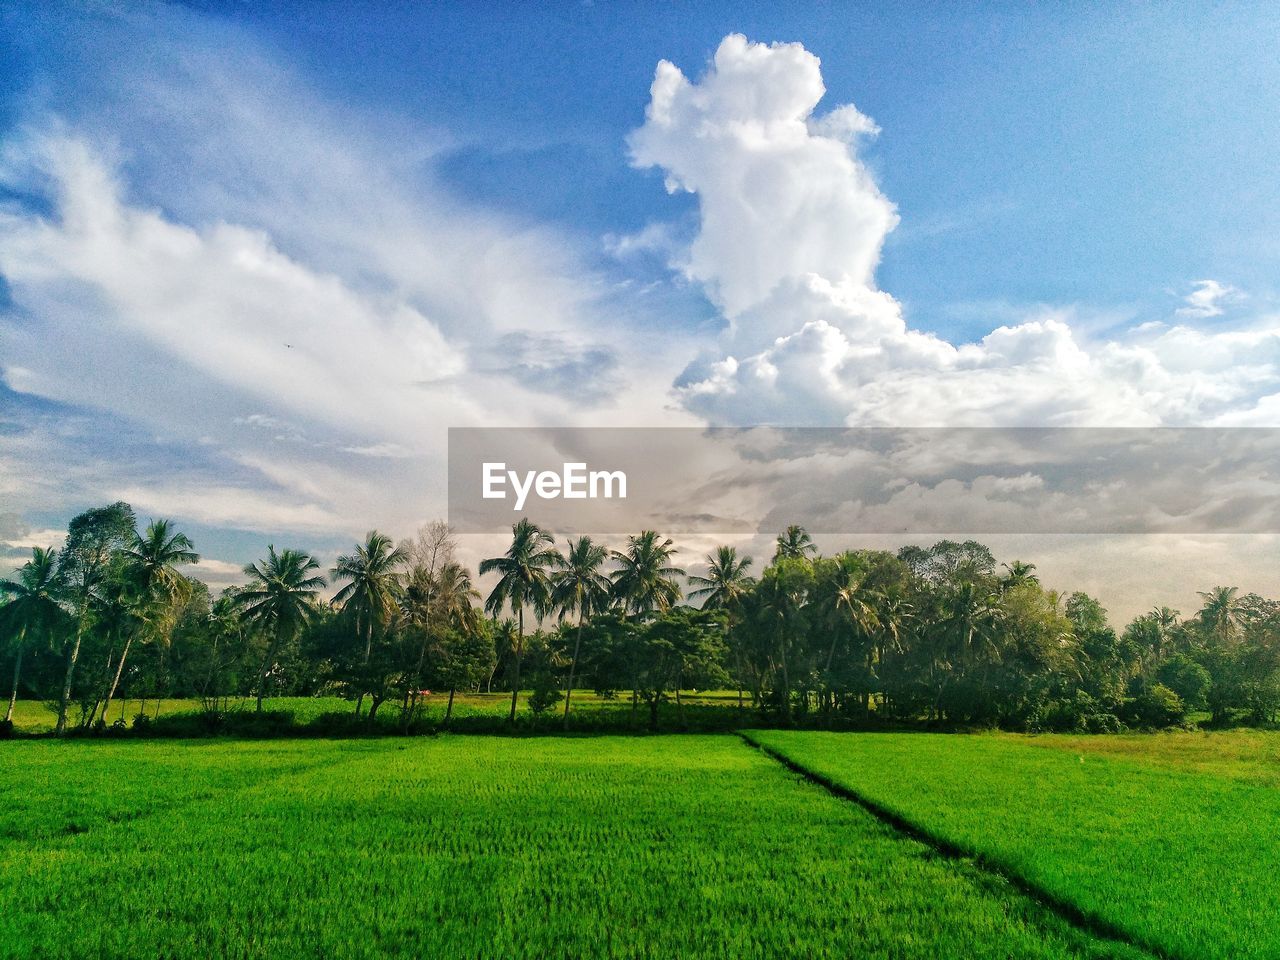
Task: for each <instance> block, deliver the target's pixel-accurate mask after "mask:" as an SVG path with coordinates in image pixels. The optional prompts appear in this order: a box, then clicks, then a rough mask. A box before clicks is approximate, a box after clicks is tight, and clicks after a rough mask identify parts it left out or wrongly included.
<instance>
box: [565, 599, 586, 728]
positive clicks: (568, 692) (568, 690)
mask: <svg viewBox="0 0 1280 960" xmlns="http://www.w3.org/2000/svg"><path fill="white" fill-rule="evenodd" d="M585 619H586V613H585V612H584V611H579V612H578V636H577V639H575V640H574V641H573V659H572V660H570V661H569V685H568V686H567V687H565V690H564V728H565V729H566V730H568V729H569V698H570V697H572V696H573V675H574V673H575V672H576V671H577V669H578V651H579V650H581V649H582V622H583V621H584V620H585Z"/></svg>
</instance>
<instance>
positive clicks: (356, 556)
mask: <svg viewBox="0 0 1280 960" xmlns="http://www.w3.org/2000/svg"><path fill="white" fill-rule="evenodd" d="M407 559H408V553H407V552H406V551H405V550H404V549H403V548H401V547H397V546H396V545H395V544H394V543H393V542H392V540H391V538H390V537H388V536H387V535H386V534H383V533H379V532H378V531H377V530H370V531H369V532H368V533H367V534H366V535H365V541H364V543H362V544H360V543H358V544H356V550H355V553H348V554H345V555H343V556H341V557H339V558H338V561H337V563H335V564H334V566H333V569H332V570H330V571H329V574H330V576H331V577H332V578H333V579H334V580H335V581H338V580H346V581H348V582H347V585H346V586H345V587H343V588H342V589H341V590H339V591H338V592H337V593H336V594H334V597H333V602H334V603H335V604H336V605H337V606H339V607H341V608H342V612H343V613H344V614H345V615H347V616H349V617H351V618H352V619H353V620H354V621H355V625H356V631H357V633H358V634H359V635H360V636H362V637H363V638H364V662H365V663H368V662H369V657H370V655H371V654H372V652H373V631H374V628H375V627H376V626H378V625H380V624H383V623H386V622H387V620H388V618H390V616H391V614H392V613H393V612H394V611H395V608H396V594H397V591H398V589H399V585H400V578H399V573H398V568H399V567H400V566H401V564H403V563H404V562H405V561H406V560H407Z"/></svg>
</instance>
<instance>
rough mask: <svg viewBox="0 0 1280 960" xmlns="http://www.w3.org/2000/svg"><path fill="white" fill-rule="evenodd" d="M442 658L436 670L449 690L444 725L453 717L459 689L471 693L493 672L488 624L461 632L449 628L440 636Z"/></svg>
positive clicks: (491, 642) (484, 623) (492, 655)
mask: <svg viewBox="0 0 1280 960" xmlns="http://www.w3.org/2000/svg"><path fill="white" fill-rule="evenodd" d="M440 651H441V656H440V659H439V662H438V665H437V667H436V670H435V675H436V677H437V679H438V680H439V682H440V685H441V686H442V687H444V688H446V689H448V691H449V702H448V705H447V706H446V707H445V712H444V722H445V723H446V724H447V723H448V722H449V720H450V719H451V718H452V716H453V698H454V694H455V693H456V692H457V691H459V690H474V689H476V688H477V687H479V686H480V684H482V683H483V682H484V681H485V678H486V677H488V676H490V674H492V673H493V668H494V663H495V657H494V647H493V636H492V634H491V633H490V629H489V623H488V621H485V620H480V621H478V622H477V624H476V625H475V627H474V628H472V629H469V630H462V629H459V628H457V627H448V628H446V629H445V631H444V633H443V634H442V636H441V637H440Z"/></svg>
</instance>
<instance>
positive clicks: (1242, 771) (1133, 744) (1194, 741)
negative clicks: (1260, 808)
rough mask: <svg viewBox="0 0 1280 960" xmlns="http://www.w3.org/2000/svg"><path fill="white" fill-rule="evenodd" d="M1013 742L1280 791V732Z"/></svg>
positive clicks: (1023, 739) (1047, 738) (1050, 736)
mask: <svg viewBox="0 0 1280 960" xmlns="http://www.w3.org/2000/svg"><path fill="white" fill-rule="evenodd" d="M1009 739H1010V740H1013V741H1015V742H1018V743H1024V744H1029V745H1031V746H1037V747H1050V748H1052V749H1056V750H1067V751H1070V752H1073V753H1077V754H1086V755H1090V756H1093V755H1096V756H1107V757H1114V758H1116V759H1120V760H1127V761H1130V762H1132V763H1139V764H1145V765H1150V766H1157V767H1165V768H1168V769H1173V770H1182V771H1186V772H1191V773H1204V774H1210V775H1213V776H1218V777H1228V778H1231V779H1234V780H1242V781H1244V782H1246V783H1254V784H1259V785H1262V786H1271V787H1280V732H1277V731H1274V730H1244V729H1242V730H1229V731H1205V732H1197V733H1187V732H1183V731H1169V732H1162V733H1128V734H1112V735H1109V736H1105V737H1090V736H1073V735H1066V734H1045V735H1043V736H1037V737H1017V736H1010V738H1009Z"/></svg>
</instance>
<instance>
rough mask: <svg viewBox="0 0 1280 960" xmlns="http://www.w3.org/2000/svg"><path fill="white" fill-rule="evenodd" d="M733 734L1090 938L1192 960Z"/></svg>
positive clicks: (1161, 958) (1160, 957)
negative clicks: (1005, 885) (999, 882)
mask: <svg viewBox="0 0 1280 960" xmlns="http://www.w3.org/2000/svg"><path fill="white" fill-rule="evenodd" d="M737 735H738V737H739V738H740V739H741V740H742V741H743V742H745V743H746V744H747V745H748V746H750V747H754V748H755V749H756V750H759V751H760V752H761V753H763V754H764V755H765V756H767V757H769V758H770V759H772V760H774V761H776V762H777V763H779V764H781V765H782V766H784V767H786V768H787V769H788V770H790V771H791V772H792V773H795V774H798V775H799V776H801V777H803V778H804V779H805V780H808V781H809V782H810V783H813V784H815V785H817V786H819V787H822V788H823V789H824V790H826V791H827V792H828V793H830V794H832V795H833V796H836V797H839V798H840V799H841V800H846V801H849V802H851V803H855V804H857V805H858V806H859V807H861V808H862V809H863V810H865V811H867V813H869V814H871V815H872V816H873V817H875V818H876V819H877V820H879V821H880V822H881V823H884V824H885V825H887V826H889V827H892V828H893V829H894V830H896V831H898V832H899V833H901V834H903V835H905V836H907V837H909V838H911V839H912V840H915V841H917V842H919V843H922V844H924V845H925V846H926V847H928V848H929V849H931V850H933V851H934V852H935V853H937V854H939V855H940V856H943V857H946V858H947V859H949V860H964V861H967V862H969V863H972V864H974V865H975V866H976V867H977V868H978V869H980V870H982V871H983V872H985V873H987V874H989V875H991V876H993V877H997V878H999V879H1000V880H1003V881H1004V882H1005V883H1008V884H1009V885H1010V886H1011V887H1013V888H1014V889H1015V890H1017V891H1018V892H1019V893H1021V894H1023V895H1024V896H1026V897H1028V898H1029V899H1031V900H1033V901H1034V902H1036V903H1037V904H1039V905H1040V906H1041V907H1043V908H1044V909H1046V910H1048V911H1049V912H1050V913H1052V914H1054V915H1055V916H1057V917H1058V918H1059V919H1061V920H1063V921H1065V922H1067V923H1069V924H1071V925H1072V926H1073V927H1076V928H1077V929H1079V930H1081V931H1082V932H1084V933H1087V934H1089V935H1090V936H1093V937H1097V938H1099V939H1103V940H1109V941H1112V942H1114V943H1118V944H1122V945H1124V946H1126V947H1129V948H1130V949H1135V950H1139V951H1141V952H1143V953H1147V954H1150V955H1151V956H1153V957H1155V958H1157V960H1195V958H1194V957H1183V956H1182V955H1180V954H1178V953H1175V952H1173V951H1170V950H1169V949H1167V948H1166V947H1163V946H1160V945H1159V944H1154V943H1148V942H1146V941H1144V940H1142V939H1140V938H1138V937H1135V936H1134V935H1133V934H1132V933H1130V932H1129V931H1127V930H1125V929H1123V928H1121V927H1119V926H1117V925H1116V924H1114V923H1112V922H1111V921H1109V920H1106V919H1105V918H1102V917H1098V916H1096V915H1094V914H1091V913H1089V912H1088V911H1085V910H1082V909H1081V908H1080V907H1079V906H1077V905H1076V904H1074V903H1072V902H1071V901H1070V900H1067V899H1065V898H1063V897H1060V896H1058V895H1057V894H1055V893H1053V892H1052V891H1049V890H1046V889H1045V888H1043V887H1041V886H1040V885H1039V884H1037V883H1034V882H1032V881H1030V880H1028V879H1026V878H1025V877H1023V876H1022V875H1021V874H1019V873H1017V872H1016V871H1013V870H1011V869H1009V868H1008V867H1007V866H1005V865H1004V864H1002V863H1000V862H999V861H996V860H993V859H992V858H991V857H989V856H987V855H986V854H984V853H982V852H981V851H979V850H971V849H969V848H967V847H965V846H963V845H961V844H958V843H956V842H955V841H953V840H949V839H947V838H946V837H944V836H941V835H940V834H937V833H934V832H933V831H931V830H928V829H927V828H925V827H922V826H920V825H919V824H917V823H914V822H912V821H911V820H908V819H907V818H906V817H904V816H902V815H901V814H900V813H897V812H896V811H894V810H892V809H890V808H888V807H886V806H884V805H883V804H881V803H878V802H877V801H875V800H872V799H871V798H869V797H867V796H865V795H863V794H861V793H859V792H858V791H857V790H854V789H852V788H850V787H848V786H845V785H844V784H842V783H837V782H836V781H834V780H832V779H831V778H830V777H828V776H826V775H825V774H822V773H818V772H817V771H816V770H811V769H809V768H808V767H806V766H804V765H803V764H801V763H798V762H796V761H795V760H792V759H791V758H790V757H788V756H786V755H785V754H783V753H781V752H780V751H778V750H775V749H774V748H773V747H770V746H767V745H766V744H763V743H761V742H760V741H759V740H756V739H755V738H754V737H753V736H752V735H751V734H750V733H749V732H747V731H745V730H739V731H737Z"/></svg>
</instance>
